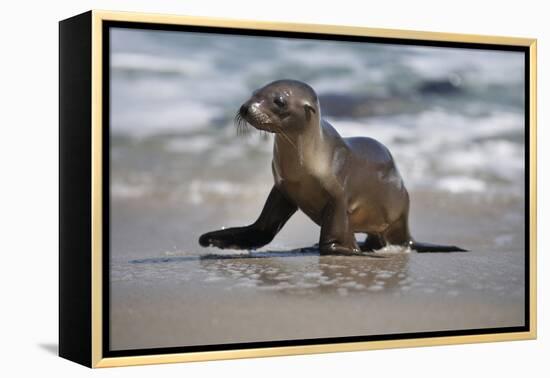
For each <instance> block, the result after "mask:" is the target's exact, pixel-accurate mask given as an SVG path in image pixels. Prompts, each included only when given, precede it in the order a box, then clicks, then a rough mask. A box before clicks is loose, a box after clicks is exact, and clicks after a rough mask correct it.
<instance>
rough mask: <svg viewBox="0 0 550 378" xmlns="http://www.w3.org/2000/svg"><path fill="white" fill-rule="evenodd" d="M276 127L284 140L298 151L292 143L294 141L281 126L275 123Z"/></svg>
mask: <svg viewBox="0 0 550 378" xmlns="http://www.w3.org/2000/svg"><path fill="white" fill-rule="evenodd" d="M277 129H278V130H279V133H280V134H281V135H282V136H283V137H284V138H285V139H286V141H287V142H288V143H289V144H290V145H291V146H292V147H294V149H295V150H296V151H298V148H297V147H296V145H295V144H294V142H292V140H291V139H290V137H289V136H288V135H287V134H286V133H285V132H284V131H283V128H282V127H280V126H278V125H277Z"/></svg>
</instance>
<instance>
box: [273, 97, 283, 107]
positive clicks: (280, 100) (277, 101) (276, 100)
mask: <svg viewBox="0 0 550 378" xmlns="http://www.w3.org/2000/svg"><path fill="white" fill-rule="evenodd" d="M273 102H274V103H275V105H277V106H278V107H280V108H283V107H284V106H285V105H286V102H285V99H284V98H283V97H282V96H277V97H275V98H274V99H273Z"/></svg>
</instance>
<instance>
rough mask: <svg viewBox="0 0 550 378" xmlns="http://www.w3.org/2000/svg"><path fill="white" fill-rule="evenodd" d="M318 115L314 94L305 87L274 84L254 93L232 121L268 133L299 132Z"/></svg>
mask: <svg viewBox="0 0 550 378" xmlns="http://www.w3.org/2000/svg"><path fill="white" fill-rule="evenodd" d="M318 115H319V100H318V98H317V94H316V93H315V91H314V90H313V88H311V87H310V86H309V85H307V84H306V83H303V82H301V81H297V80H277V81H274V82H272V83H269V84H267V85H265V86H264V87H262V88H259V89H257V90H255V91H254V92H253V93H252V96H251V97H250V98H249V99H248V100H247V101H246V102H245V103H244V104H243V105H242V106H241V108H240V109H239V111H238V113H237V115H236V117H235V119H236V121H237V125H238V126H242V124H243V122H246V123H248V124H250V125H252V126H253V127H255V128H256V129H258V130H263V131H267V132H270V133H286V134H290V133H294V132H299V131H300V130H301V129H303V128H304V127H305V126H306V125H308V124H310V123H311V121H312V119H315V117H318Z"/></svg>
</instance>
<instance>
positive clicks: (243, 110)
mask: <svg viewBox="0 0 550 378" xmlns="http://www.w3.org/2000/svg"><path fill="white" fill-rule="evenodd" d="M239 113H240V114H241V115H242V116H243V117H244V116H246V115H247V114H248V105H247V104H242V105H241V108H240V109H239Z"/></svg>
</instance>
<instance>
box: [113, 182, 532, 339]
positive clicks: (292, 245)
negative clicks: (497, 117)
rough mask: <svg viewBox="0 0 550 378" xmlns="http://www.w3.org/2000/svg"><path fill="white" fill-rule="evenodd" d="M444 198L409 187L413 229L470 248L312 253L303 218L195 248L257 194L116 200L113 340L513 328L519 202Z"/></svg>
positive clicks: (519, 257)
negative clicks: (246, 240)
mask: <svg viewBox="0 0 550 378" xmlns="http://www.w3.org/2000/svg"><path fill="white" fill-rule="evenodd" d="M268 189H269V187H266V192H267V190H268ZM449 196H451V195H445V194H441V193H439V194H437V193H433V192H429V193H428V192H415V193H411V197H412V201H413V205H412V209H411V210H412V211H411V212H412V214H413V215H412V219H411V222H412V231H413V232H414V234H415V235H416V237H417V239H419V240H422V241H430V242H445V243H450V244H457V245H460V246H462V247H465V248H468V249H470V250H471V251H470V252H468V253H452V254H446V253H437V254H434V253H428V254H419V253H416V252H414V251H407V250H404V249H400V248H386V249H385V250H381V251H379V252H377V253H376V257H369V256H360V257H344V256H319V254H318V251H317V250H316V249H315V248H310V249H305V250H303V251H301V250H300V248H301V247H308V246H311V245H313V244H314V243H315V242H316V241H317V238H318V233H319V228H318V227H317V226H316V225H315V224H313V223H312V222H311V221H310V220H309V219H308V218H306V217H305V216H304V215H303V214H297V215H295V216H294V217H293V218H292V219H291V220H290V221H289V223H288V224H287V225H286V226H285V228H284V229H283V230H282V231H281V233H280V234H279V235H278V236H277V237H276V239H275V240H274V241H273V242H272V243H271V244H270V245H268V246H267V247H264V248H263V249H262V250H259V251H256V252H253V253H249V252H247V251H244V252H243V251H227V250H226V251H221V250H218V249H215V248H206V249H205V248H201V247H200V246H199V245H198V242H197V239H198V236H199V235H200V233H201V232H203V231H207V230H210V229H213V228H216V227H218V226H221V225H222V224H224V225H239V224H246V223H247V222H249V221H251V220H253V219H254V217H255V215H256V213H257V212H258V210H259V208H260V207H261V205H262V202H263V198H261V197H258V198H254V199H250V200H249V201H244V202H243V201H241V202H238V201H223V202H219V203H216V201H215V200H214V199H212V201H207V202H205V203H202V204H196V205H187V206H181V207H177V206H173V201H172V200H170V199H169V198H166V199H164V200H159V198H156V199H155V200H154V201H151V202H149V201H147V200H144V199H143V198H140V199H139V200H131V199H125V200H118V201H115V202H114V204H112V205H113V211H112V225H113V230H114V232H113V238H112V248H113V252H114V253H113V256H112V259H111V321H110V323H111V349H113V350H126V349H136V348H138V349H139V348H156V347H175V346H191V345H211V344H230V343H242V342H253V341H274V340H289V339H314V338H326V337H341V336H358V335H381V334H392V333H411V332H425V331H444V330H461V329H480V328H495V327H513V326H522V325H523V324H524V321H525V319H524V300H525V298H524V287H525V286H524V285H525V277H524V247H523V240H524V228H523V227H524V226H523V217H522V216H521V211H522V209H523V208H522V206H523V205H522V204H521V203H519V202H518V201H510V200H509V199H499V198H498V197H495V198H493V199H492V200H491V201H490V202H491V204H490V206H488V205H487V204H486V201H483V203H481V202H479V201H473V200H472V198H471V196H468V195H452V196H451V197H449ZM144 214H146V216H145V215H144ZM358 238H359V235H358Z"/></svg>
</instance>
